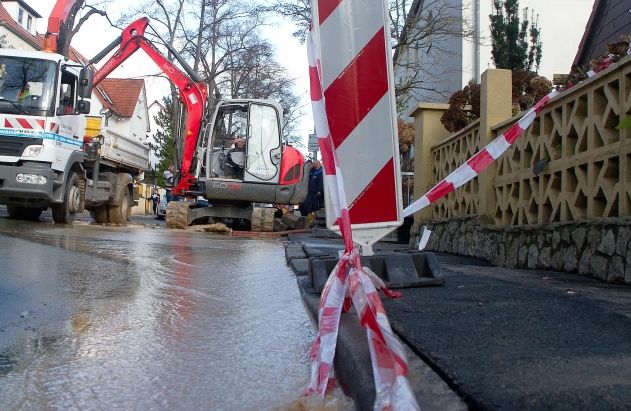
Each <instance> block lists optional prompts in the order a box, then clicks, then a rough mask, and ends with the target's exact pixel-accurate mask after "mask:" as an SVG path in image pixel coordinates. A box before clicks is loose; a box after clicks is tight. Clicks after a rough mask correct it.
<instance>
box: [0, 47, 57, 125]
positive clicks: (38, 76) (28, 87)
mask: <svg viewBox="0 0 631 411" xmlns="http://www.w3.org/2000/svg"><path fill="white" fill-rule="evenodd" d="M56 67H57V65H56V64H55V63H54V62H52V61H47V60H36V59H31V58H24V57H9V56H0V113H3V114H24V115H31V116H48V115H52V113H53V108H54V107H53V96H54V84H55V73H56V72H57V69H56Z"/></svg>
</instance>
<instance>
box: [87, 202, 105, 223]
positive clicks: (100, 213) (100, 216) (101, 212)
mask: <svg viewBox="0 0 631 411" xmlns="http://www.w3.org/2000/svg"><path fill="white" fill-rule="evenodd" d="M90 215H91V216H92V219H93V220H94V221H96V222H97V223H99V224H107V206H104V205H102V206H98V207H96V208H95V209H94V210H93V211H91V212H90Z"/></svg>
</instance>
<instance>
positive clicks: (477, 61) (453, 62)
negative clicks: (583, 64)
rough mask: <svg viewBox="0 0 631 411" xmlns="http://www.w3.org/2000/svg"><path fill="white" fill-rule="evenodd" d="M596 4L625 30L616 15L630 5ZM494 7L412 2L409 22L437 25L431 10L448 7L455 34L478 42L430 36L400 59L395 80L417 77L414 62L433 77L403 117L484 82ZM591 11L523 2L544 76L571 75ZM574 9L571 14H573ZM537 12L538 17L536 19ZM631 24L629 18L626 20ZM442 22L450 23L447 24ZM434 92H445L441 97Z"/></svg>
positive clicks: (569, 0) (473, 0)
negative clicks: (534, 28)
mask: <svg viewBox="0 0 631 411" xmlns="http://www.w3.org/2000/svg"><path fill="white" fill-rule="evenodd" d="M596 3H607V4H608V6H607V7H605V6H599V7H598V9H602V8H608V10H609V11H608V16H609V17H608V18H609V20H611V21H612V22H614V23H615V24H616V25H621V24H622V20H623V18H618V19H614V18H613V17H614V15H617V14H616V13H619V14H620V13H623V11H625V10H622V9H624V7H623V4H626V8H627V9H628V8H629V0H597V1H596ZM492 4H493V2H492V1H490V0H488V1H487V0H445V1H441V2H427V1H424V0H414V1H413V2H412V5H411V7H410V12H409V13H408V20H412V21H418V22H419V24H421V25H428V24H430V25H431V24H436V23H434V19H432V16H431V13H434V15H436V11H434V10H432V8H436V7H447V8H448V9H449V12H450V15H449V17H451V18H453V19H454V20H453V22H456V21H457V22H459V23H460V25H461V26H460V27H458V26H455V27H453V28H452V30H451V31H452V32H454V33H457V32H458V30H463V29H467V30H472V31H473V36H472V37H470V38H469V39H466V38H462V37H460V36H458V35H457V34H452V35H442V36H433V37H434V38H432V36H431V35H430V36H427V37H426V38H425V39H424V40H423V41H422V42H421V43H422V44H420V46H421V47H420V48H417V49H413V48H410V49H408V50H404V51H403V52H402V53H397V54H395V56H394V64H395V79H405V76H410V75H414V74H415V73H414V72H411V71H410V70H409V69H406V67H410V64H409V62H410V61H416V62H419V61H420V62H421V65H422V67H423V70H422V71H424V72H426V73H429V74H431V75H430V76H428V81H427V82H425V83H424V84H423V85H422V86H423V88H419V89H418V90H415V92H414V96H413V97H414V98H412V99H410V101H408V102H407V105H406V106H407V110H399V112H400V113H403V114H406V115H407V114H408V113H410V112H412V110H413V109H414V108H415V107H416V104H417V103H418V102H433V103H446V102H447V100H448V98H449V96H451V94H453V92H455V91H457V90H461V89H462V88H463V87H464V86H465V85H466V84H467V83H468V82H469V81H470V80H472V79H473V80H476V81H477V82H479V81H480V75H481V73H482V72H484V71H485V70H486V69H488V68H491V67H493V62H492V56H491V40H490V38H491V36H490V28H489V26H490V20H489V15H491V14H492V13H493V8H492ZM591 5H592V3H591V1H587V0H585V1H580V2H578V1H574V0H556V1H554V2H551V1H548V2H545V1H542V0H519V7H520V10H521V11H522V12H524V10H525V9H526V8H528V10H529V12H528V13H529V14H528V18H529V20H532V19H533V18H534V19H536V20H537V21H538V25H539V27H540V29H541V40H542V43H543V59H542V63H541V67H540V69H539V73H540V74H541V75H544V76H547V77H549V78H552V75H553V74H554V73H568V72H569V71H570V66H571V62H572V59H573V58H574V54H575V50H576V48H575V47H576V46H578V44H579V41H580V38H581V36H582V35H583V29H584V27H585V25H584V22H587V17H588V15H589V12H590V9H591ZM570 7H571V10H569V11H568V8H570ZM594 7H596V6H594ZM533 12H534V15H533V14H531V13H533ZM623 14H624V13H623ZM628 14H629V13H626V15H628ZM568 16H571V19H572V21H571V24H564V19H566V18H570V17H568ZM627 18H628V17H624V19H627ZM443 20H446V19H444V18H443ZM627 24H628V23H627ZM421 27H423V26H421ZM607 30H609V28H608V29H607ZM607 30H605V31H607ZM430 31H431V30H430ZM627 32H628V30H627ZM590 36H591V34H590ZM436 37H438V38H436ZM618 37H619V36H618ZM474 38H479V39H480V41H473V39H474ZM416 65H417V66H418V64H416ZM427 89H429V90H427ZM435 91H440V93H437V92H435Z"/></svg>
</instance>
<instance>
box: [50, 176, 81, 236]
mask: <svg viewBox="0 0 631 411" xmlns="http://www.w3.org/2000/svg"><path fill="white" fill-rule="evenodd" d="M80 201H81V189H80V188H79V176H77V173H75V172H74V171H71V172H70V174H69V175H68V180H67V181H66V191H65V192H64V200H63V202H62V203H61V204H53V205H52V207H51V208H52V210H53V221H54V222H55V223H57V224H72V222H73V221H74V219H75V217H76V216H77V210H79V203H80Z"/></svg>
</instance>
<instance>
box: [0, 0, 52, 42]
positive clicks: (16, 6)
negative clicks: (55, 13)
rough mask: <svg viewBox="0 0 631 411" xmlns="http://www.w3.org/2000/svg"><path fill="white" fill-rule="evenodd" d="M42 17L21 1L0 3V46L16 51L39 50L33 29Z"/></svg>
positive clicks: (39, 40) (38, 40) (10, 0)
mask: <svg viewBox="0 0 631 411" xmlns="http://www.w3.org/2000/svg"><path fill="white" fill-rule="evenodd" d="M41 17H42V16H41V15H40V14H39V13H37V11H35V10H34V9H33V8H32V7H31V6H29V5H28V4H27V3H26V2H25V1H23V0H2V1H1V2H0V45H2V47H11V48H14V49H17V50H41V48H42V40H41V39H40V38H39V37H38V36H37V33H36V31H35V28H36V27H37V19H40V18H41Z"/></svg>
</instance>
